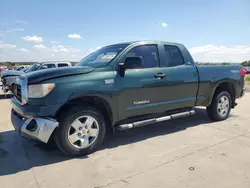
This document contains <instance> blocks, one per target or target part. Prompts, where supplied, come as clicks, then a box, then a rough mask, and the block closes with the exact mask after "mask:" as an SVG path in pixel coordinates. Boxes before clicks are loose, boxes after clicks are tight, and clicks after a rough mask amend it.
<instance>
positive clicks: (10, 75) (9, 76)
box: [1, 61, 72, 93]
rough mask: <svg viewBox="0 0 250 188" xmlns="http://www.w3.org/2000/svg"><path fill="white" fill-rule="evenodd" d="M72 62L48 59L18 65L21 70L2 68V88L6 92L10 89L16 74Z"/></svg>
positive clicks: (19, 74) (58, 66) (61, 65)
mask: <svg viewBox="0 0 250 188" xmlns="http://www.w3.org/2000/svg"><path fill="white" fill-rule="evenodd" d="M71 66H72V64H71V63H70V62H68V61H48V62H38V63H35V64H33V65H32V66H30V67H29V68H27V66H20V67H18V68H20V69H21V70H18V68H17V69H16V70H4V71H2V72H1V80H2V90H3V92H4V93H7V92H8V91H10V90H11V84H12V83H14V82H15V81H16V78H17V77H18V76H21V75H22V74H26V73H29V72H33V71H39V70H43V69H51V68H60V67H71Z"/></svg>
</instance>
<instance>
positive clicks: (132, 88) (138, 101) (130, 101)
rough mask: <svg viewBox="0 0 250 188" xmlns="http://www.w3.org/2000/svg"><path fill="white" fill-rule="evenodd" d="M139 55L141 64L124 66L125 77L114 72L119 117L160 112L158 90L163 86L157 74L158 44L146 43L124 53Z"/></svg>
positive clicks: (162, 109) (161, 107)
mask: <svg viewBox="0 0 250 188" xmlns="http://www.w3.org/2000/svg"><path fill="white" fill-rule="evenodd" d="M131 56H132V57H133V56H139V57H141V58H142V59H143V67H142V68H134V69H127V70H126V71H125V75H124V77H121V76H120V75H119V73H117V75H116V77H115V86H116V88H118V93H119V94H118V97H117V103H118V115H119V119H120V120H122V119H126V118H129V117H135V116H140V115H145V114H152V113H158V112H163V111H164V107H163V106H162V105H161V101H160V99H159V90H160V89H161V88H162V87H165V86H164V82H163V81H162V79H164V78H162V79H159V78H158V77H157V74H158V73H160V72H161V71H160V70H161V69H160V67H159V63H160V61H159V54H158V46H157V45H155V44H146V45H141V46H136V47H134V48H132V49H131V50H130V51H129V52H128V53H127V54H126V57H131Z"/></svg>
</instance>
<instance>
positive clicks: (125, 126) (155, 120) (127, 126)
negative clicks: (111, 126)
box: [117, 110, 195, 130]
mask: <svg viewBox="0 0 250 188" xmlns="http://www.w3.org/2000/svg"><path fill="white" fill-rule="evenodd" d="M194 114H195V111H194V110H190V111H187V112H181V113H176V114H172V115H168V116H163V117H159V118H153V119H148V120H143V121H137V122H134V123H129V124H122V125H118V127H117V130H126V129H132V128H135V127H141V126H145V125H149V124H153V123H158V122H161V121H167V120H171V119H177V118H181V117H186V116H191V115H194Z"/></svg>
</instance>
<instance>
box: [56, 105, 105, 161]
mask: <svg viewBox="0 0 250 188" xmlns="http://www.w3.org/2000/svg"><path fill="white" fill-rule="evenodd" d="M105 134H106V125H105V120H104V117H103V115H102V114H101V112H99V111H98V110H97V109H96V108H94V107H91V106H87V107H74V108H72V109H71V110H70V111H69V112H67V113H65V114H63V115H62V116H61V118H59V127H58V129H57V130H56V133H55V140H56V144H57V146H58V148H59V149H60V150H61V151H62V152H63V153H65V154H66V155H68V156H73V157H76V156H83V155H87V154H90V153H92V152H94V151H95V149H96V148H97V147H98V145H100V144H101V142H102V141H103V139H104V137H105Z"/></svg>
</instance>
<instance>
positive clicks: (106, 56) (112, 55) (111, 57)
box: [102, 53, 116, 59]
mask: <svg viewBox="0 0 250 188" xmlns="http://www.w3.org/2000/svg"><path fill="white" fill-rule="evenodd" d="M115 56H116V53H112V54H106V55H104V56H103V57H102V59H113V58H114V57H115Z"/></svg>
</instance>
